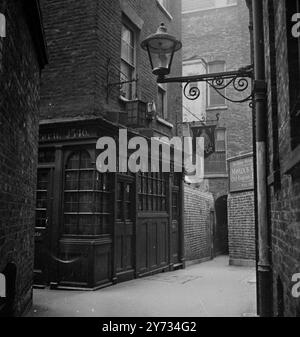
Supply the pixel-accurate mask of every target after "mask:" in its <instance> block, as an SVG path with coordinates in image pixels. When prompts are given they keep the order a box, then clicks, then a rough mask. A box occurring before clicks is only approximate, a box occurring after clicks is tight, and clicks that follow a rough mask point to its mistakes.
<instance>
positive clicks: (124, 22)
mask: <svg viewBox="0 0 300 337" xmlns="http://www.w3.org/2000/svg"><path fill="white" fill-rule="evenodd" d="M128 21H129V20H126V19H125V18H123V20H122V26H121V29H122V30H123V27H125V28H126V29H127V30H128V31H130V33H132V40H133V64H130V63H129V62H128V61H127V60H126V59H125V58H124V57H123V54H122V43H123V38H122V31H121V52H120V82H123V81H124V78H122V74H123V75H125V74H124V73H122V63H124V64H125V65H126V66H127V67H128V68H129V69H131V71H132V73H131V79H128V80H135V79H136V76H137V45H138V32H137V30H136V28H135V27H134V26H133V25H132V24H130V22H128ZM124 42H125V41H124ZM126 43H127V42H126ZM124 85H125V86H131V91H132V92H131V97H129V98H128V97H127V93H126V96H123V95H122V87H123V86H121V87H120V99H121V100H123V101H126V102H128V101H133V100H135V99H137V96H138V94H137V83H136V82H134V81H133V82H131V83H127V84H124Z"/></svg>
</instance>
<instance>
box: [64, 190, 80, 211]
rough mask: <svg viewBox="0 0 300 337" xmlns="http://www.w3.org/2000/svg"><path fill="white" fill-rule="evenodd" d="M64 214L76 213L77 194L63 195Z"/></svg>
mask: <svg viewBox="0 0 300 337" xmlns="http://www.w3.org/2000/svg"><path fill="white" fill-rule="evenodd" d="M65 212H66V213H77V212H78V193H65Z"/></svg>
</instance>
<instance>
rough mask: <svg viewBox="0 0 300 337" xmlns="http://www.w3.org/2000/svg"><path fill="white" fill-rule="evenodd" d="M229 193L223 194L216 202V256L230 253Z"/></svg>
mask: <svg viewBox="0 0 300 337" xmlns="http://www.w3.org/2000/svg"><path fill="white" fill-rule="evenodd" d="M227 198H228V197H227V195H226V196H222V197H220V198H219V199H217V200H216V202H215V211H216V223H215V231H214V233H215V235H214V251H215V256H219V255H228V254H229V244H228V210H227Z"/></svg>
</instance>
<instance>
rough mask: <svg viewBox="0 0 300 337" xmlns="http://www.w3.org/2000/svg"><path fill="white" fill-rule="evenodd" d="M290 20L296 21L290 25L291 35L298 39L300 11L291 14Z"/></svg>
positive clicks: (299, 33) (299, 35) (299, 34)
mask: <svg viewBox="0 0 300 337" xmlns="http://www.w3.org/2000/svg"><path fill="white" fill-rule="evenodd" d="M292 22H296V23H295V24H294V25H293V27H292V35H293V37H294V38H296V39H298V38H299V37H300V13H295V14H294V15H293V16H292Z"/></svg>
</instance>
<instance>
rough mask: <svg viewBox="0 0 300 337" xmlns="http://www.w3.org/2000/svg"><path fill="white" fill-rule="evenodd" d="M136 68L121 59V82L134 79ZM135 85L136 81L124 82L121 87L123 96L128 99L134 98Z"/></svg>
mask: <svg viewBox="0 0 300 337" xmlns="http://www.w3.org/2000/svg"><path fill="white" fill-rule="evenodd" d="M133 74H134V68H132V67H131V66H130V65H128V64H127V63H125V62H124V61H121V75H120V76H121V82H128V81H132V80H133ZM133 85H134V83H133V82H131V83H124V84H123V85H122V87H121V90H120V93H121V96H122V97H124V98H126V99H132V98H133Z"/></svg>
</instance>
